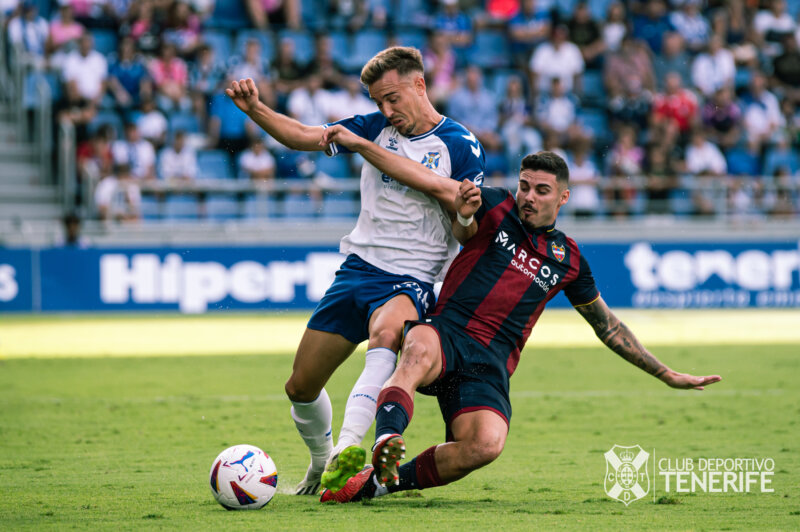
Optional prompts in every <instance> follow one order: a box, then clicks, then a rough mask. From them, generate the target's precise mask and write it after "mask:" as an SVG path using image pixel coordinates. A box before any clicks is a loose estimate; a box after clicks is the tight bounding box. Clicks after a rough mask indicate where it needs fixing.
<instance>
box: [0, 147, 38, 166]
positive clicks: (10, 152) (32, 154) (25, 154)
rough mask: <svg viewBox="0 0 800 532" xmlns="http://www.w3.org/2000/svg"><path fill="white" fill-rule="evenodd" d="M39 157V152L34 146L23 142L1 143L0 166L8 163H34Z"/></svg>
mask: <svg viewBox="0 0 800 532" xmlns="http://www.w3.org/2000/svg"><path fill="white" fill-rule="evenodd" d="M37 156H38V152H37V149H36V146H34V145H33V144H29V143H22V142H2V143H0V165H2V163H3V162H6V161H30V162H34V161H35V159H36V157H37Z"/></svg>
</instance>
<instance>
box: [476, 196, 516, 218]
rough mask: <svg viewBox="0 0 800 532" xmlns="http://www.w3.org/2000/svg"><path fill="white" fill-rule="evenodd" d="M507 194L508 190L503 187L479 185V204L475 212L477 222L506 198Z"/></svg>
mask: <svg viewBox="0 0 800 532" xmlns="http://www.w3.org/2000/svg"><path fill="white" fill-rule="evenodd" d="M508 195H509V192H508V190H506V189H504V188H497V187H481V206H480V207H478V212H476V213H475V219H476V220H477V221H478V224H479V225H480V223H481V220H482V219H483V217H484V216H485V215H486V213H487V212H489V211H490V210H492V209H493V208H495V207H497V206H498V205H500V204H501V203H503V202H504V201H505V200H506V199H508Z"/></svg>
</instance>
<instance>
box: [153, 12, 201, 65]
mask: <svg viewBox="0 0 800 532" xmlns="http://www.w3.org/2000/svg"><path fill="white" fill-rule="evenodd" d="M200 31H201V30H200V17H198V16H197V15H196V14H195V13H194V12H193V11H192V7H191V6H190V5H189V4H188V3H186V2H184V1H180V2H173V3H172V4H170V5H169V7H168V9H167V20H166V29H165V30H164V34H163V36H162V38H163V39H164V41H166V42H169V43H172V44H174V45H175V48H176V50H177V52H178V55H180V56H181V57H183V58H192V57H194V56H195V54H196V53H197V49H198V48H199V47H200V45H201V44H202V41H201V35H200Z"/></svg>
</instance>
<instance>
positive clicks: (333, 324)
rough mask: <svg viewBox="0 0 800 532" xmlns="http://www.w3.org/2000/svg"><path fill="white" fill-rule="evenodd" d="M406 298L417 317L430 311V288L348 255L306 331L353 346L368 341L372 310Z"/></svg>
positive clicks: (432, 301)
mask: <svg viewBox="0 0 800 532" xmlns="http://www.w3.org/2000/svg"><path fill="white" fill-rule="evenodd" d="M400 294H406V295H407V296H408V297H410V298H411V300H412V301H413V302H414V304H415V305H416V307H417V313H418V314H419V317H420V318H421V317H422V316H424V315H425V313H426V312H427V311H428V310H429V309H433V304H434V302H435V297H434V295H433V285H431V284H429V283H425V282H423V281H420V280H419V279H416V278H414V277H411V276H410V275H397V274H394V273H389V272H386V271H383V270H381V269H380V268H376V267H375V266H373V265H371V264H370V263H368V262H366V261H364V260H363V259H362V258H361V257H359V256H357V255H348V257H347V259H346V260H345V261H344V262H343V263H342V265H341V266H340V267H339V270H338V271H337V272H336V278H335V279H334V281H333V284H332V285H331V286H330V288H328V291H327V292H325V295H324V296H323V298H322V300H321V301H320V302H319V304H318V305H317V308H316V309H314V313H313V314H312V315H311V319H310V320H308V328H309V329H314V330H315V331H325V332H329V333H334V334H339V335H341V336H344V337H345V338H346V339H347V340H349V341H350V342H353V343H354V344H360V343H361V342H363V341H364V340H366V339H367V338H369V319H370V317H371V316H372V313H373V312H375V309H377V308H378V307H380V306H381V305H383V304H384V303H386V302H387V301H389V300H390V299H392V298H393V297H395V296H397V295H400Z"/></svg>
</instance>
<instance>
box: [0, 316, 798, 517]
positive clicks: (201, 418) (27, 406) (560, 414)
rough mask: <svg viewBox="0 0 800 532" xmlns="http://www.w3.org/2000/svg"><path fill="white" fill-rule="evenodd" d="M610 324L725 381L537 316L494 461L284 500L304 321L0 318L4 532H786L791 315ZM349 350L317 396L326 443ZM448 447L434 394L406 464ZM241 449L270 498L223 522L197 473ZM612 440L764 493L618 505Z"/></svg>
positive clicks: (792, 429)
mask: <svg viewBox="0 0 800 532" xmlns="http://www.w3.org/2000/svg"><path fill="white" fill-rule="evenodd" d="M621 314H622V317H623V319H625V321H626V322H627V323H629V324H630V325H631V328H632V329H633V330H634V332H636V333H637V334H639V336H640V337H641V338H643V340H644V343H645V344H646V345H650V346H651V350H652V351H653V352H654V353H655V354H656V355H657V356H658V357H659V358H661V359H662V360H663V361H665V362H666V363H668V364H669V365H671V366H672V367H673V368H675V369H677V370H681V371H687V372H693V373H697V374H706V373H719V374H721V375H722V376H723V379H724V380H723V381H722V382H721V383H719V384H716V385H714V386H712V387H710V388H709V389H707V390H706V391H705V392H689V391H675V390H670V389H669V388H667V387H666V386H664V385H663V384H661V383H659V382H658V381H656V380H655V379H653V378H651V377H649V376H647V375H645V374H644V373H642V372H641V371H640V370H638V369H636V368H634V367H632V366H630V365H629V364H627V363H626V362H624V361H622V360H621V359H619V358H618V357H617V356H616V355H615V354H613V353H611V352H610V351H608V350H606V349H605V348H604V347H603V346H601V345H600V344H599V342H598V341H597V340H593V339H592V338H591V331H590V330H589V328H588V326H587V325H586V324H585V323H583V322H582V321H581V320H580V317H578V316H577V314H576V313H574V312H569V313H561V312H550V313H545V318H547V317H548V316H550V317H549V318H547V319H544V318H543V319H544V322H543V323H541V324H540V325H539V326H537V329H536V330H535V332H534V337H533V338H532V339H531V341H530V342H529V346H528V348H527V349H526V350H525V352H524V353H523V356H522V361H521V363H520V366H519V368H518V370H517V373H516V374H515V375H514V377H513V378H512V380H511V389H512V403H513V408H514V415H513V419H512V422H511V431H510V433H509V437H508V441H507V444H506V449H505V451H504V452H503V455H502V456H501V457H500V458H499V459H498V460H497V461H496V462H494V463H492V464H490V465H489V466H487V467H485V468H484V469H482V470H480V471H477V472H475V473H473V474H472V475H470V476H468V477H466V478H465V479H463V480H461V481H459V482H457V483H454V484H452V485H450V486H446V487H443V488H437V489H431V490H425V491H421V492H408V493H405V494H396V495H392V496H388V497H383V498H381V499H378V500H375V501H368V502H366V503H356V504H353V505H321V504H320V503H319V502H318V500H317V499H316V498H312V497H294V496H291V495H289V493H290V491H291V489H292V487H293V486H294V485H295V484H296V483H297V482H298V481H299V479H300V478H301V476H302V474H303V473H304V472H305V467H306V465H307V451H306V450H305V447H304V446H303V444H302V442H301V440H300V439H299V437H298V436H297V435H296V432H295V429H294V425H293V423H292V421H291V418H290V416H289V407H288V402H287V401H286V399H285V398H284V395H283V383H284V382H285V380H286V377H287V376H288V375H289V372H290V369H291V363H292V354H293V345H294V343H295V342H296V339H297V335H298V334H299V331H301V330H302V327H303V324H304V316H293V315H289V316H272V317H270V316H257V315H252V314H251V315H238V316H237V315H234V316H220V315H217V316H205V317H193V318H186V317H159V318H157V319H156V318H153V317H101V318H96V317H83V318H72V317H44V318H14V317H7V316H4V317H2V318H1V319H0V442H2V443H0V450H1V451H2V452H1V453H0V486H2V497H0V529H2V530H42V529H54V530H64V529H92V530H94V529H114V530H140V529H179V530H244V529H253V530H290V531H294V530H364V531H374V530H426V531H434V530H503V531H512V530H552V529H590V530H623V529H631V530H643V529H644V530H664V529H674V530H740V529H749V530H765V529H777V530H797V529H800V426H798V420H800V386H798V379H799V378H800V337H798V335H800V332H798V331H797V330H794V331H789V332H787V331H786V330H785V324H791V323H794V329H800V327H797V326H798V325H800V314H798V312H797V311H789V312H785V313H773V314H769V313H755V314H753V313H750V314H747V313H744V314H743V313H733V312H730V313H725V312H716V313H692V312H684V313H646V312H640V311H626V312H625V313H621ZM703 323H705V324H708V323H727V324H728V327H729V329H728V330H719V328H718V327H717V326H714V327H711V328H709V329H708V331H705V330H704V329H702V327H703V325H702V324H703ZM745 323H748V324H749V327H750V330H749V332H748V337H749V338H751V339H752V341H751V342H749V343H743V342H742V341H741V338H743V337H744V333H743V332H742V331H741V329H742V328H743V327H744V324H745ZM776 323H777V324H778V325H777V326H776V325H775V324H776ZM664 324H668V327H671V328H672V330H670V331H667V332H666V333H663V331H662V333H661V336H659V330H661V329H663V328H664ZM680 324H683V325H680ZM731 324H732V325H731ZM781 324H783V325H781ZM770 327H773V328H775V330H774V331H773V330H771V329H770ZM712 329H713V331H712ZM92 331H94V334H91V333H92ZM126 331H127V332H126ZM192 331H196V332H195V333H193V332H192ZM226 331H227V334H226ZM572 331H574V334H573V333H572ZM693 331H694V333H695V334H694V336H693ZM698 331H700V332H698ZM540 332H541V334H540ZM712 332H713V334H712ZM714 335H716V336H714ZM781 335H784V336H781ZM212 338H213V341H212ZM693 340H694V341H693ZM213 342H216V344H215V345H213V346H212V345H210V344H211V343H213ZM648 342H649V343H648ZM176 346H182V347H181V348H180V349H179V348H177V347H176ZM192 350H194V351H196V352H197V353H202V354H205V355H206V356H188V355H189V353H190V352H191V351H192ZM225 352H228V353H230V354H223V353H225ZM175 353H179V354H180V356H174V355H175ZM362 353H363V351H358V352H357V353H356V354H355V355H354V356H353V357H351V359H350V360H349V361H348V362H347V363H346V364H345V365H344V366H342V368H341V369H340V371H339V372H337V374H336V375H334V377H333V378H332V380H331V382H330V383H329V385H328V391H329V393H330V395H331V398H332V400H333V404H334V431H336V430H338V425H337V423H340V422H341V413H342V411H343V408H344V403H345V401H346V396H347V392H348V391H349V389H350V386H351V385H352V383H353V382H354V381H355V379H356V378H357V376H358V374H359V372H360V370H361V362H362V360H363V355H362ZM89 355H91V356H89ZM141 355H160V356H141ZM443 436H444V427H443V424H442V421H441V419H440V416H439V413H438V409H437V407H436V403H435V400H433V399H432V398H429V397H424V396H419V395H418V396H417V403H416V406H415V412H414V419H413V420H412V422H411V425H410V427H409V430H408V431H407V433H406V437H407V445H408V447H409V449H408V451H409V454H410V455H412V456H413V455H414V454H416V453H418V452H420V451H422V450H424V449H426V448H427V447H429V446H430V445H432V444H434V443H437V442H440V441H441V440H442V439H443ZM371 437H372V434H370V435H368V437H367V439H370V438H371ZM237 443H250V444H254V445H257V446H259V447H261V448H262V449H264V450H265V451H267V452H268V453H269V454H270V455H271V456H272V457H273V458H274V460H275V463H276V464H277V467H278V478H279V484H278V486H279V493H278V494H277V495H276V496H275V498H274V499H273V500H272V502H270V504H269V505H267V506H266V507H265V508H264V509H262V510H260V511H255V512H227V511H225V510H224V509H223V508H222V507H221V506H219V505H218V504H217V503H216V502H215V501H214V500H213V498H212V496H211V493H210V490H209V486H208V471H209V468H210V466H211V462H212V460H213V459H214V457H215V456H216V455H217V453H219V452H220V451H221V450H222V449H224V448H225V447H227V446H229V445H233V444H237ZM614 444H620V445H633V444H639V445H641V446H642V447H643V448H645V449H646V450H648V451H652V450H653V449H655V451H656V453H657V456H658V457H674V458H693V459H695V460H697V459H698V458H709V457H713V458H717V457H719V458H731V457H743V458H751V457H757V458H772V459H773V460H774V463H775V473H774V476H773V480H772V487H773V488H774V490H775V491H774V493H763V494H762V493H749V494H740V493H696V494H675V493H670V494H667V493H662V491H663V482H661V481H660V480H659V481H658V482H657V483H656V487H657V488H658V489H659V490H660V491H658V492H657V493H656V494H655V500H654V497H653V492H652V487H651V492H650V493H649V494H648V496H646V497H645V498H644V499H642V500H639V501H636V502H634V503H632V504H630V506H627V507H626V506H624V505H623V504H622V503H620V502H617V501H614V500H611V499H610V498H609V497H607V496H606V494H605V493H604V490H603V477H604V474H605V471H606V465H605V459H604V457H603V453H605V452H606V451H608V450H609V449H610V448H611V447H612V446H613V445H614ZM650 467H651V469H652V464H651V465H650ZM650 475H651V481H652V472H651V473H650Z"/></svg>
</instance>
